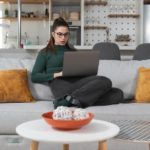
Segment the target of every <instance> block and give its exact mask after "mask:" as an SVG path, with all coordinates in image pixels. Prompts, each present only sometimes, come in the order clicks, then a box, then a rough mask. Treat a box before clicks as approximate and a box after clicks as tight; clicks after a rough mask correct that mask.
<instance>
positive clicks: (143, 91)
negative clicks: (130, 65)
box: [135, 67, 150, 103]
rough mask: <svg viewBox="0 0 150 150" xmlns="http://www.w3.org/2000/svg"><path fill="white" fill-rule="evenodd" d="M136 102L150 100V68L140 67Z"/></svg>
mask: <svg viewBox="0 0 150 150" xmlns="http://www.w3.org/2000/svg"><path fill="white" fill-rule="evenodd" d="M135 102H138V103H144V102H145V103H146V102H150V68H144V67H141V68H139V72H138V80H137V87H136V93H135Z"/></svg>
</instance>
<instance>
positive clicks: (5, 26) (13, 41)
mask: <svg viewBox="0 0 150 150" xmlns="http://www.w3.org/2000/svg"><path fill="white" fill-rule="evenodd" d="M3 2H4V3H0V12H1V13H0V48H11V47H16V46H17V22H16V21H17V20H16V8H14V7H12V5H11V4H10V3H9V2H6V1H3ZM13 2H15V0H14V1H13Z"/></svg>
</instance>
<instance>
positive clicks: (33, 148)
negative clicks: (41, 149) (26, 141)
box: [30, 141, 39, 150]
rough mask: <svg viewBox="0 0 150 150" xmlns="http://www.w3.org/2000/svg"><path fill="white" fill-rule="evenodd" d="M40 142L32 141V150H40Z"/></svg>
mask: <svg viewBox="0 0 150 150" xmlns="http://www.w3.org/2000/svg"><path fill="white" fill-rule="evenodd" d="M38 146H39V142H37V141H32V143H31V146H30V150H38Z"/></svg>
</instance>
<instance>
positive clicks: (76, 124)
mask: <svg viewBox="0 0 150 150" xmlns="http://www.w3.org/2000/svg"><path fill="white" fill-rule="evenodd" d="M52 115H53V112H47V113H44V114H42V117H43V118H44V120H45V121H46V122H47V123H48V124H49V125H51V126H52V127H54V128H57V129H63V130H73V129H79V128H81V127H83V126H85V125H87V124H88V123H90V121H91V120H92V119H93V117H94V115H93V113H89V118H87V119H82V120H54V119H53V118H52Z"/></svg>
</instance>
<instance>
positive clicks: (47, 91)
mask: <svg viewBox="0 0 150 150" xmlns="http://www.w3.org/2000/svg"><path fill="white" fill-rule="evenodd" d="M34 63H35V60H34V59H17V58H1V59H0V70H8V69H22V68H26V69H27V70H28V78H29V87H30V90H31V93H32V95H33V97H34V98H35V99H36V100H53V99H54V96H53V94H52V91H51V88H50V87H49V86H48V85H47V84H38V83H33V82H31V76H30V74H31V71H32V68H33V65H34ZM39 89H40V90H39Z"/></svg>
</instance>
